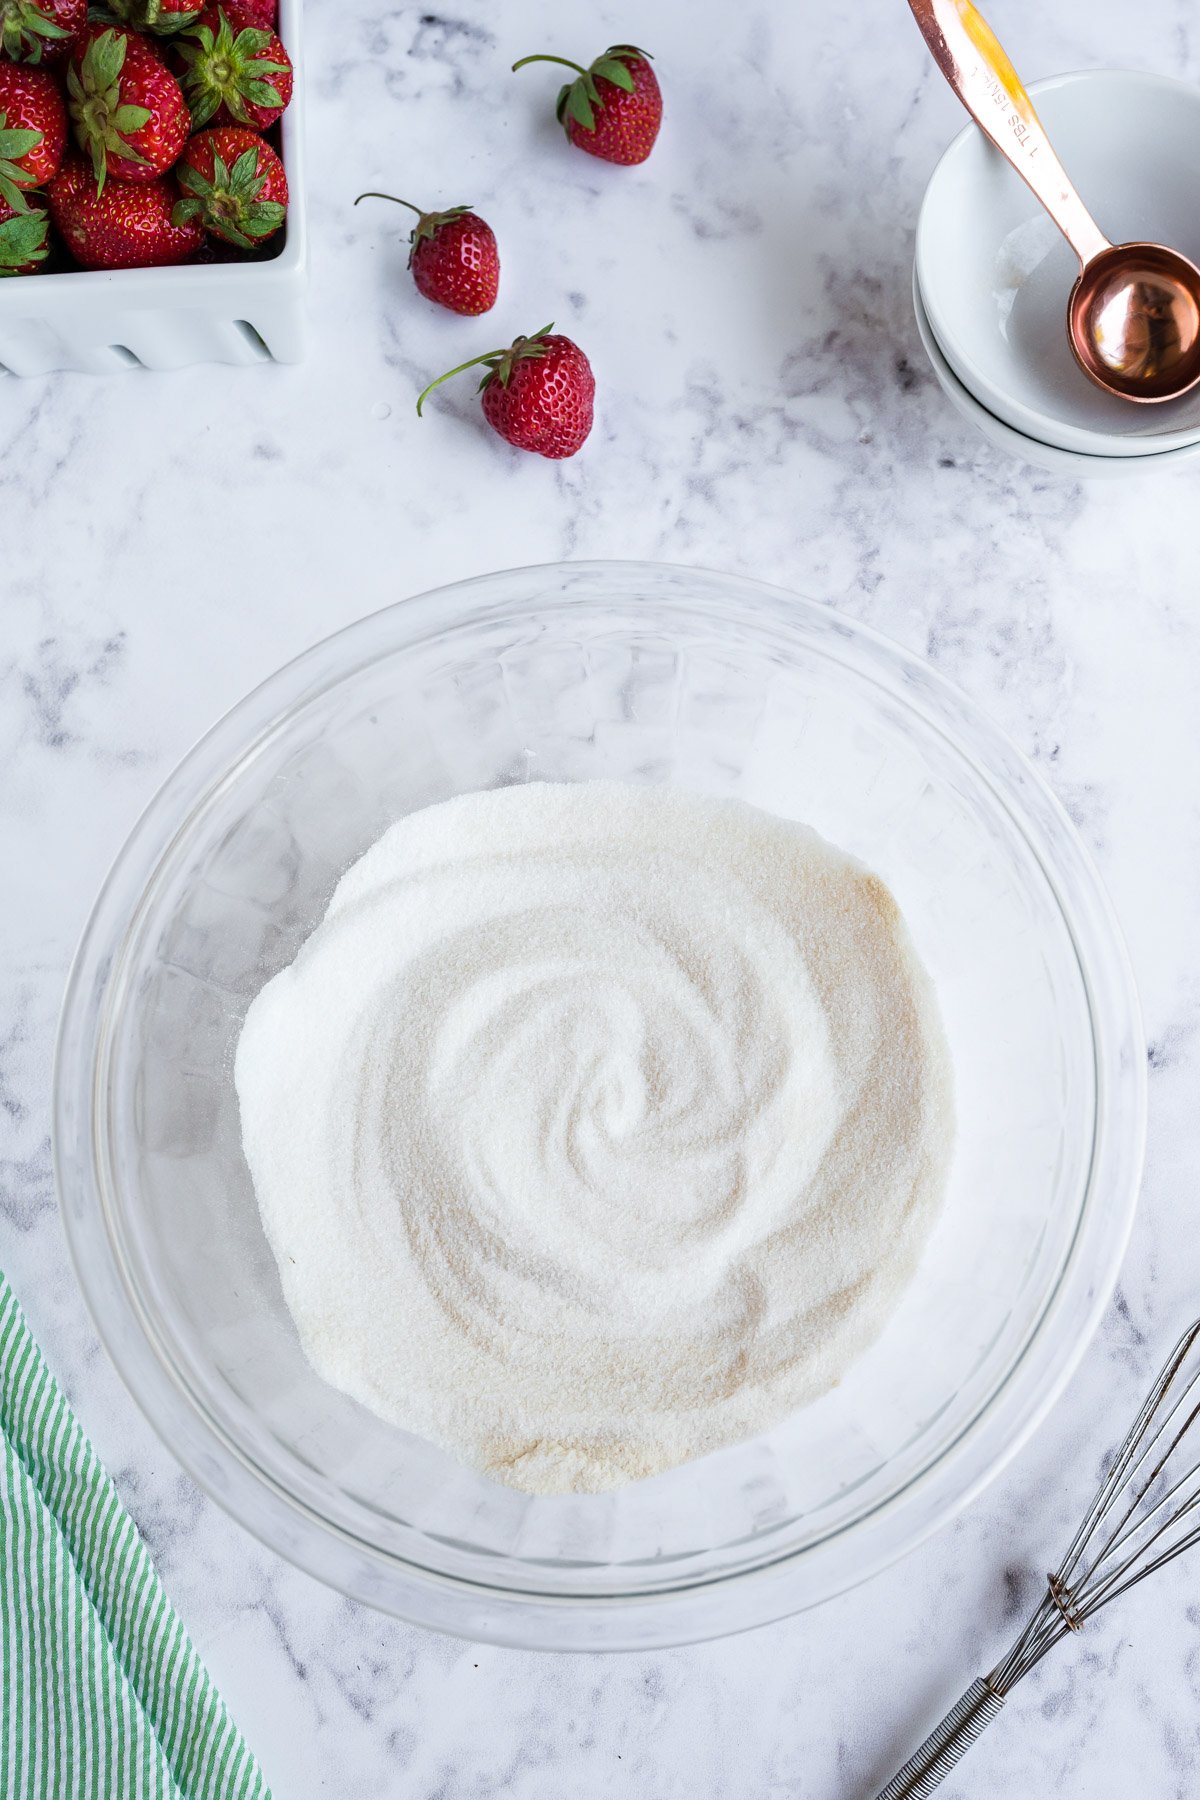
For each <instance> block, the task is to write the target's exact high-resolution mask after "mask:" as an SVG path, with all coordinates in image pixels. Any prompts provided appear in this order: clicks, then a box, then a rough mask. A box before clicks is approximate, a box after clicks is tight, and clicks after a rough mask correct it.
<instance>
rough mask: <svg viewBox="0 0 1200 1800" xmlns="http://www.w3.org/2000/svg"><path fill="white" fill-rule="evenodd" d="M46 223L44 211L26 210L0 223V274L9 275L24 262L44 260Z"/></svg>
mask: <svg viewBox="0 0 1200 1800" xmlns="http://www.w3.org/2000/svg"><path fill="white" fill-rule="evenodd" d="M48 224H49V221H48V219H47V217H46V214H45V213H44V212H28V213H24V214H18V216H17V217H16V218H15V219H6V220H5V222H4V224H3V225H0V275H11V274H12V272H13V271H14V270H15V269H20V268H23V267H24V266H25V264H26V263H31V262H44V261H45V259H46V255H47V242H46V236H47V227H48Z"/></svg>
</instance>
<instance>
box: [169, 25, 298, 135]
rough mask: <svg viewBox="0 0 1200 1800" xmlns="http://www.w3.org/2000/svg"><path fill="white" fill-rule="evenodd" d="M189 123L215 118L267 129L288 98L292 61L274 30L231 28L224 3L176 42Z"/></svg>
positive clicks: (251, 127) (257, 128)
mask: <svg viewBox="0 0 1200 1800" xmlns="http://www.w3.org/2000/svg"><path fill="white" fill-rule="evenodd" d="M175 49H176V52H177V54H178V55H179V57H180V58H181V59H182V62H183V65H184V70H183V91H184V95H185V97H186V99H187V103H188V105H189V107H190V108H191V112H192V125H193V127H194V128H195V129H196V130H197V131H199V130H200V128H201V126H203V125H207V124H208V123H209V122H210V120H212V119H216V120H217V122H218V124H221V125H228V124H233V125H248V126H249V127H250V129H251V130H252V131H266V129H267V128H268V126H270V125H273V124H274V123H275V121H276V119H278V118H280V117H281V116H282V114H283V111H284V108H285V107H286V106H287V104H288V101H289V100H290V99H291V97H292V82H293V75H292V62H291V58H290V57H289V56H288V53H287V51H286V50H285V49H284V47H283V45H282V44H281V43H280V41H279V39H278V38H277V37H276V36H275V33H274V32H273V31H259V30H257V29H255V28H254V27H252V26H246V27H244V28H242V29H235V27H234V25H233V23H232V22H231V20H230V17H229V14H228V13H227V12H226V10H225V9H224V7H210V8H209V10H208V11H207V12H206V13H204V14H203V16H202V17H201V18H200V20H199V22H198V23H197V24H195V25H193V26H192V27H191V29H190V30H189V31H188V32H187V33H186V34H185V35H184V36H183V37H181V38H180V39H179V40H178V41H177V42H176V45H175Z"/></svg>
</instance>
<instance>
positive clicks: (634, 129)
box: [513, 44, 662, 163]
mask: <svg viewBox="0 0 1200 1800" xmlns="http://www.w3.org/2000/svg"><path fill="white" fill-rule="evenodd" d="M536 62H545V63H560V64H561V65H562V66H563V68H565V69H574V70H575V80H574V81H569V82H568V83H567V84H566V86H565V87H563V88H561V89H560V90H559V95H558V103H557V106H556V108H555V110H556V112H557V114H558V120H559V123H560V125H562V127H563V128H564V130H565V131H566V134H567V136H568V137H569V138H570V140H571V142H572V143H573V144H577V145H578V146H579V148H580V149H581V150H586V151H587V153H588V155H589V156H599V157H602V158H603V160H604V161H605V162H611V163H643V162H645V160H646V158H647V157H648V156H649V154H650V152H651V150H653V148H654V140H655V138H656V137H657V136H658V128H659V126H660V125H661V124H662V92H661V90H660V88H659V85H658V79H657V77H656V76H655V73H654V70H653V69H652V68H651V67H650V61H649V51H646V50H638V49H636V48H635V46H634V45H633V44H613V45H612V46H611V47H610V48H609V49H607V50H606V51H605V52H604V55H603V56H598V57H597V58H596V60H595V62H594V63H593V64H592V66H591V68H590V69H585V68H583V67H582V65H581V64H579V63H576V62H570V61H569V60H568V59H567V58H566V57H565V56H541V55H539V56H523V57H522V58H521V60H520V62H515V63H514V64H513V69H514V71H515V70H517V69H523V68H525V67H526V65H527V64H529V63H536Z"/></svg>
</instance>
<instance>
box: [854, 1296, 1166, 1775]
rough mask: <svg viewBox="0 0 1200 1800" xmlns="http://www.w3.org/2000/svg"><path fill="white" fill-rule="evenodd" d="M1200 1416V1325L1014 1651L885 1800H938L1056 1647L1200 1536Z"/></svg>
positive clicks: (1138, 1423) (1149, 1403)
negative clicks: (929, 1797)
mask: <svg viewBox="0 0 1200 1800" xmlns="http://www.w3.org/2000/svg"><path fill="white" fill-rule="evenodd" d="M1197 1419H1200V1320H1197V1322H1196V1323H1195V1324H1194V1325H1193V1326H1191V1328H1190V1329H1189V1330H1188V1331H1185V1332H1184V1334H1183V1336H1182V1337H1181V1338H1180V1340H1179V1342H1178V1344H1176V1346H1175V1348H1174V1350H1173V1351H1172V1352H1171V1356H1170V1359H1169V1361H1168V1362H1167V1365H1166V1367H1165V1368H1164V1370H1163V1372H1162V1374H1161V1375H1160V1376H1159V1378H1158V1380H1157V1381H1156V1382H1155V1384H1154V1386H1153V1387H1152V1388H1151V1390H1150V1392H1149V1394H1147V1396H1146V1399H1145V1401H1144V1403H1143V1405H1142V1409H1141V1411H1140V1412H1139V1413H1138V1416H1137V1418H1136V1419H1135V1420H1134V1422H1133V1428H1132V1430H1131V1431H1130V1433H1129V1436H1128V1437H1127V1438H1126V1439H1125V1442H1124V1443H1123V1444H1122V1445H1121V1448H1120V1449H1119V1450H1118V1451H1117V1453H1116V1456H1115V1458H1114V1460H1113V1464H1112V1467H1111V1469H1110V1470H1109V1472H1108V1474H1107V1475H1106V1476H1105V1478H1104V1480H1103V1481H1102V1482H1101V1484H1100V1490H1099V1492H1098V1493H1097V1495H1096V1498H1095V1499H1094V1500H1093V1501H1092V1504H1091V1506H1090V1507H1089V1509H1088V1511H1087V1514H1086V1516H1085V1517H1084V1520H1083V1523H1082V1525H1081V1526H1080V1527H1079V1530H1078V1531H1077V1532H1076V1533H1075V1536H1074V1537H1073V1538H1072V1540H1071V1545H1070V1548H1069V1549H1068V1551H1067V1553H1066V1555H1065V1556H1064V1557H1063V1559H1062V1561H1061V1563H1060V1564H1059V1565H1058V1568H1057V1569H1056V1570H1055V1572H1054V1573H1053V1575H1048V1576H1047V1578H1046V1592H1045V1593H1044V1594H1043V1596H1042V1598H1041V1601H1040V1603H1039V1605H1038V1607H1037V1609H1036V1611H1035V1612H1034V1614H1033V1617H1032V1618H1031V1619H1030V1621H1029V1623H1028V1624H1027V1625H1026V1627H1025V1629H1024V1631H1023V1632H1022V1633H1021V1635H1020V1637H1019V1638H1018V1639H1017V1641H1016V1643H1015V1644H1014V1645H1013V1647H1012V1649H1011V1650H1010V1651H1009V1653H1008V1655H1007V1656H1005V1657H1002V1658H1001V1660H1000V1661H999V1662H998V1663H997V1664H996V1666H995V1668H994V1669H993V1670H992V1672H991V1674H990V1675H985V1676H984V1677H983V1678H982V1680H978V1681H973V1682H972V1683H971V1685H970V1687H969V1688H968V1689H967V1691H966V1693H965V1694H964V1695H963V1696H962V1699H961V1700H960V1701H959V1702H958V1704H957V1706H955V1707H954V1708H953V1709H952V1710H951V1711H950V1712H948V1713H947V1714H946V1717H945V1718H944V1719H943V1720H942V1722H941V1724H940V1725H939V1726H938V1727H937V1728H936V1730H934V1731H932V1732H931V1733H930V1734H929V1736H928V1737H927V1738H926V1740H925V1742H924V1743H923V1744H922V1745H921V1748H920V1749H919V1750H918V1751H917V1752H916V1754H915V1755H913V1756H911V1757H910V1758H909V1760H908V1761H907V1762H906V1763H905V1765H904V1767H903V1768H902V1769H901V1770H900V1773H899V1774H898V1775H895V1776H893V1778H892V1780H891V1781H889V1782H888V1784H887V1786H886V1787H885V1788H884V1790H883V1792H882V1793H881V1794H880V1795H879V1800H921V1796H923V1795H926V1794H932V1792H933V1790H934V1788H936V1787H938V1786H939V1785H940V1784H941V1782H942V1781H943V1780H944V1779H945V1777H946V1776H947V1775H948V1774H949V1773H950V1771H951V1769H952V1768H953V1767H954V1765H955V1763H956V1762H957V1761H958V1759H959V1757H960V1756H962V1754H963V1752H964V1751H965V1750H967V1749H969V1747H970V1746H971V1745H972V1744H973V1743H974V1742H975V1739H976V1738H977V1737H978V1736H979V1734H980V1732H981V1731H982V1730H983V1728H984V1726H985V1725H989V1724H990V1723H991V1721H992V1720H993V1719H994V1718H995V1716H996V1714H997V1713H998V1712H999V1711H1000V1709H1001V1707H1002V1706H1003V1705H1004V1702H1005V1699H1006V1697H1007V1696H1008V1695H1009V1694H1010V1693H1011V1692H1012V1690H1013V1688H1014V1687H1015V1686H1016V1685H1017V1683H1018V1681H1020V1679H1021V1677H1022V1676H1023V1675H1028V1673H1029V1671H1030V1669H1032V1668H1034V1667H1035V1666H1036V1665H1037V1664H1038V1663H1039V1662H1040V1661H1041V1660H1042V1658H1043V1656H1045V1654H1046V1652H1047V1650H1049V1649H1051V1648H1052V1647H1053V1646H1054V1645H1055V1644H1057V1643H1058V1641H1059V1640H1060V1638H1064V1637H1066V1636H1067V1634H1068V1632H1075V1631H1078V1630H1079V1629H1080V1627H1081V1626H1082V1625H1083V1624H1084V1622H1085V1621H1086V1620H1088V1619H1090V1618H1091V1617H1092V1615H1093V1614H1094V1613H1098V1612H1099V1611H1100V1608H1101V1607H1102V1606H1107V1605H1108V1603H1109V1601H1110V1600H1115V1599H1116V1598H1117V1596H1118V1594H1123V1593H1125V1591H1126V1590H1127V1589H1128V1588H1131V1587H1135V1586H1136V1585H1137V1583H1138V1582H1139V1581H1144V1580H1145V1578H1146V1576H1147V1575H1152V1574H1153V1573H1154V1571H1155V1569H1161V1568H1162V1566H1163V1564H1164V1563H1169V1562H1170V1561H1171V1560H1172V1559H1173V1558H1174V1557H1176V1556H1179V1555H1181V1553H1182V1552H1183V1551H1184V1550H1188V1549H1190V1548H1191V1546H1192V1545H1193V1544H1194V1543H1196V1541H1197V1540H1198V1539H1200V1441H1197V1442H1195V1443H1193V1444H1192V1445H1191V1446H1190V1450H1189V1451H1188V1452H1187V1453H1185V1454H1181V1455H1176V1452H1178V1451H1179V1449H1180V1446H1181V1445H1182V1444H1183V1443H1184V1440H1185V1439H1186V1438H1187V1436H1188V1433H1189V1432H1190V1431H1191V1429H1192V1427H1193V1425H1195V1423H1196V1421H1197Z"/></svg>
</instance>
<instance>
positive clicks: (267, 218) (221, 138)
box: [175, 125, 288, 250]
mask: <svg viewBox="0 0 1200 1800" xmlns="http://www.w3.org/2000/svg"><path fill="white" fill-rule="evenodd" d="M175 173H176V175H177V176H178V178H179V185H180V187H181V188H182V189H183V199H182V200H181V201H180V202H179V204H178V206H177V207H176V208H175V220H176V223H177V224H182V223H184V222H185V221H187V220H191V219H196V220H198V221H199V222H200V224H201V225H203V227H204V229H205V230H206V231H211V232H212V234H213V236H214V237H219V238H223V239H224V241H225V242H226V243H227V244H234V245H236V247H237V248H238V249H239V250H253V249H255V248H256V246H257V245H259V244H261V243H262V242H264V240H265V239H267V238H269V237H272V236H273V235H274V234H275V232H277V231H278V230H279V228H280V226H281V225H282V224H283V222H284V220H285V219H286V217H287V204H288V185H287V176H286V175H285V174H284V172H283V164H282V163H281V162H280V160H279V158H278V156H276V154H275V152H274V150H272V148H271V146H270V145H269V144H267V143H264V142H263V140H262V138H260V137H256V136H255V134H254V132H252V131H244V130H243V129H242V128H241V126H238V125H218V126H214V127H213V128H212V129H211V130H209V131H199V132H197V133H196V136H195V137H194V138H192V139H191V140H190V142H189V144H188V147H187V149H186V150H185V151H184V154H183V160H182V161H181V162H180V164H179V167H178V168H177V169H176V171H175Z"/></svg>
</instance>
